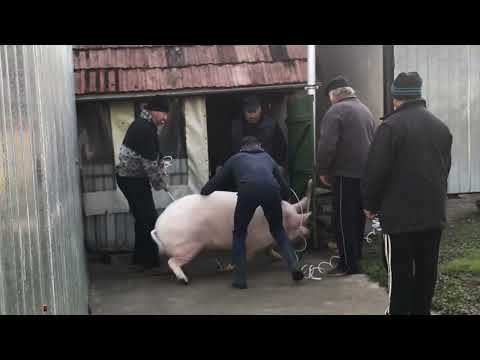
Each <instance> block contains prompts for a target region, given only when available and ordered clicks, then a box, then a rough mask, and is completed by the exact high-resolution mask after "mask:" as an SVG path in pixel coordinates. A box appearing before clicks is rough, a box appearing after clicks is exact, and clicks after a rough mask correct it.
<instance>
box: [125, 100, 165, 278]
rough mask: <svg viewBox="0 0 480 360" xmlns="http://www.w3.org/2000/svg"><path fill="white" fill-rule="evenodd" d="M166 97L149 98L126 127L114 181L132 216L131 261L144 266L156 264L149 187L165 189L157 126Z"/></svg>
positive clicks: (153, 218)
mask: <svg viewBox="0 0 480 360" xmlns="http://www.w3.org/2000/svg"><path fill="white" fill-rule="evenodd" d="M168 110H169V106H168V101H167V100H166V98H163V97H157V98H154V99H153V100H151V101H150V102H149V103H148V104H147V105H146V106H145V108H144V109H143V110H142V112H141V113H140V115H139V116H138V117H137V118H136V119H135V120H134V121H133V123H132V124H131V125H130V127H129V128H128V130H127V132H126V134H125V138H124V140H123V143H122V145H121V147H120V153H119V160H120V163H119V165H118V166H117V168H116V178H117V184H118V187H119V188H120V190H121V191H122V192H123V194H124V195H125V197H126V198H127V201H128V204H129V206H130V211H131V212H132V214H133V217H134V219H135V248H134V255H133V264H134V265H139V266H140V267H142V269H143V270H150V269H153V268H154V267H156V266H158V265H159V258H158V257H159V255H158V247H157V244H155V242H154V241H153V239H152V238H151V236H150V231H151V230H152V229H153V228H154V227H155V222H156V220H157V218H158V213H157V210H156V209H155V204H154V201H153V195H152V187H153V188H154V189H155V190H162V189H163V190H165V191H167V185H166V183H165V181H164V180H163V162H162V160H161V159H162V158H161V154H160V150H159V143H158V134H157V128H158V126H160V125H162V124H164V123H165V122H166V121H167V118H168Z"/></svg>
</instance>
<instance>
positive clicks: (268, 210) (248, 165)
mask: <svg viewBox="0 0 480 360" xmlns="http://www.w3.org/2000/svg"><path fill="white" fill-rule="evenodd" d="M232 187H233V188H235V189H237V190H238V200H237V206H236V208H235V214H234V229H233V249H232V250H233V259H232V260H233V265H234V266H235V270H234V280H233V284H232V286H233V287H235V288H238V289H245V288H247V273H246V272H247V271H246V270H247V269H246V265H247V264H246V262H247V260H246V246H245V242H246V237H247V229H248V225H249V224H250V221H251V220H252V217H253V215H254V214H255V210H256V209H257V207H259V206H261V207H262V209H263V212H264V214H265V217H266V218H267V221H268V224H269V226H270V232H271V233H272V235H273V237H274V238H275V240H276V241H277V243H278V245H279V247H280V249H281V252H282V255H283V258H284V259H286V261H287V264H288V268H289V270H290V272H291V273H292V278H293V280H295V281H299V280H302V279H303V273H302V272H301V271H300V270H299V266H298V260H297V258H296V257H295V254H294V251H293V248H292V246H291V244H290V242H289V240H288V238H287V235H286V234H285V229H284V228H283V216H282V199H288V196H289V188H288V185H287V184H286V182H285V180H284V179H283V178H282V175H281V174H280V170H279V167H278V164H277V163H276V162H275V160H273V159H272V157H271V156H270V155H268V154H267V153H266V152H265V151H264V150H263V149H262V147H261V145H260V142H259V141H258V139H256V138H255V137H252V136H247V137H245V138H243V140H242V146H241V149H240V152H239V153H237V154H235V155H233V156H232V157H231V158H230V159H228V160H227V161H226V163H225V166H224V167H223V168H222V169H221V170H220V171H219V172H218V173H217V174H216V175H215V176H214V177H213V178H212V179H211V180H210V181H209V182H208V183H207V184H206V185H205V186H204V187H203V189H202V191H201V194H202V195H209V194H211V193H212V192H214V191H217V190H225V189H231V188H232Z"/></svg>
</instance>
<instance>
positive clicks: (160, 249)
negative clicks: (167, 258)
mask: <svg viewBox="0 0 480 360" xmlns="http://www.w3.org/2000/svg"><path fill="white" fill-rule="evenodd" d="M150 235H151V236H152V239H153V240H154V241H155V243H156V244H157V245H158V252H159V253H160V254H165V246H164V245H163V243H162V241H161V240H160V239H159V238H158V237H157V231H156V230H155V229H153V230H152V231H151V232H150Z"/></svg>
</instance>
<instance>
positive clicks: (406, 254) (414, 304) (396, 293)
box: [385, 229, 442, 315]
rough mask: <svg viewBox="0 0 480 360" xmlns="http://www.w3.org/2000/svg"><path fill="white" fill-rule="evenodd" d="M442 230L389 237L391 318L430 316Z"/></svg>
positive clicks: (386, 248) (387, 249)
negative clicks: (396, 316)
mask: <svg viewBox="0 0 480 360" xmlns="http://www.w3.org/2000/svg"><path fill="white" fill-rule="evenodd" d="M441 237H442V230H440V229H436V230H429V231H422V232H414V233H403V234H395V235H393V234H392V235H390V236H386V237H385V257H386V259H387V269H388V274H389V297H390V304H389V308H388V310H387V311H388V313H389V314H390V315H430V311H431V307H432V298H433V294H434V292H435V284H436V282H437V268H438V253H439V248H440V238H441Z"/></svg>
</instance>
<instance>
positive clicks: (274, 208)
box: [232, 181, 298, 284]
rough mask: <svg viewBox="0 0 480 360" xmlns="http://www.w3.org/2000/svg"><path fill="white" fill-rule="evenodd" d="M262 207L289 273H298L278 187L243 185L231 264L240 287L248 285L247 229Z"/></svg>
mask: <svg viewBox="0 0 480 360" xmlns="http://www.w3.org/2000/svg"><path fill="white" fill-rule="evenodd" d="M259 206H261V207H262V209H263V212H264V214H265V217H266V218H267V221H268V224H269V227H270V232H271V234H272V236H273V237H274V239H275V240H276V241H277V243H278V245H279V247H280V252H281V254H282V256H283V258H284V259H285V260H286V262H287V265H288V269H289V271H290V272H292V271H294V270H297V269H298V261H297V258H296V256H295V253H294V250H293V247H292V245H291V244H290V241H289V239H288V237H287V235H286V233H285V230H284V228H283V216H282V199H281V196H280V190H279V189H278V186H275V185H273V184H270V183H263V182H260V181H259V182H254V183H248V184H243V185H241V186H240V188H239V191H238V200H237V206H236V208H235V214H234V229H233V249H232V250H233V259H232V260H233V261H232V262H233V265H235V270H234V282H235V283H237V284H245V283H246V281H247V260H246V238H247V229H248V225H249V224H250V221H251V220H252V217H253V215H254V214H255V210H256V209H257V208H258V207H259Z"/></svg>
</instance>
